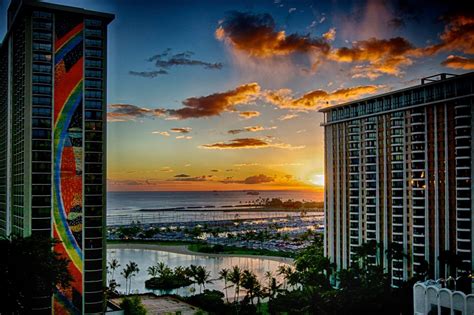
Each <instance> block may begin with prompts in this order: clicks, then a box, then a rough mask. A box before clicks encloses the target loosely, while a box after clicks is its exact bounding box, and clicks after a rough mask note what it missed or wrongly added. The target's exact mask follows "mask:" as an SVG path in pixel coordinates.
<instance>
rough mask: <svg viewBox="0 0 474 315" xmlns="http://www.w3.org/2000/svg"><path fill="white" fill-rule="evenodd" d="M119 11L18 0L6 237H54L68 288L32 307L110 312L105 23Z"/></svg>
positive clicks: (6, 107)
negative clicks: (106, 296)
mask: <svg viewBox="0 0 474 315" xmlns="http://www.w3.org/2000/svg"><path fill="white" fill-rule="evenodd" d="M113 18H114V16H113V15H110V14H106V13H100V12H93V11H88V10H84V9H80V8H73V7H66V6H60V5H53V4H48V3H44V2H37V1H33V0H13V1H12V3H11V4H10V7H9V9H8V31H7V34H6V36H5V38H4V40H3V42H2V44H1V47H0V235H2V236H8V235H17V236H22V237H26V236H30V235H33V236H38V237H40V236H42V237H54V238H56V239H57V240H58V241H59V242H58V243H57V244H56V245H55V247H54V250H55V251H56V252H58V253H60V254H61V256H62V257H65V258H67V259H68V260H69V261H70V262H69V267H68V268H69V271H70V273H71V275H72V277H73V281H72V285H71V287H70V288H68V289H61V288H57V290H55V293H54V294H53V297H51V296H48V294H45V295H44V296H39V297H38V298H36V299H35V305H34V310H33V311H34V312H36V313H44V314H51V313H52V312H53V313H55V314H81V313H103V312H104V307H105V301H104V294H103V288H104V287H105V280H106V279H105V277H106V268H105V255H106V252H105V234H104V233H105V192H106V182H105V161H106V158H105V152H106V151H105V146H106V135H105V132H106V128H105V127H106V65H107V59H106V56H107V50H106V48H107V25H108V24H109V23H110V22H111V21H112V20H113Z"/></svg>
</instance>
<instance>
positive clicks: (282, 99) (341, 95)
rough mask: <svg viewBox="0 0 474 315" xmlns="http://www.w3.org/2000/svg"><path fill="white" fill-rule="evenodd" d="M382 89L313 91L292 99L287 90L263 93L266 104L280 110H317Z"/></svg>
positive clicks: (367, 86) (360, 88) (370, 86)
mask: <svg viewBox="0 0 474 315" xmlns="http://www.w3.org/2000/svg"><path fill="white" fill-rule="evenodd" d="M382 88H384V86H381V85H364V86H355V87H350V88H343V89H338V90H335V91H332V92H327V91H324V90H314V91H311V92H308V93H306V94H304V95H303V96H301V97H299V98H294V97H292V96H291V93H292V91H291V90H289V89H280V90H274V91H271V90H269V91H265V93H264V96H265V99H266V100H267V102H269V103H271V104H274V105H276V106H278V107H280V108H299V109H319V108H322V107H325V106H329V105H332V104H335V103H344V102H347V101H349V100H352V99H356V98H359V97H361V96H362V95H366V94H373V93H375V92H377V91H379V90H380V89H382ZM287 117H289V116H287ZM280 118H281V117H280ZM283 118H284V116H283ZM291 118H293V117H291ZM291 118H286V119H291ZM281 120H284V119H281Z"/></svg>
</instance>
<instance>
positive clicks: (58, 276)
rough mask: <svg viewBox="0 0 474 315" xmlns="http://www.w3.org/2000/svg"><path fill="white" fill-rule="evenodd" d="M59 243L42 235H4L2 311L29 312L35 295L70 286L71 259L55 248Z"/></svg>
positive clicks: (0, 270)
mask: <svg viewBox="0 0 474 315" xmlns="http://www.w3.org/2000/svg"><path fill="white" fill-rule="evenodd" d="M58 243H59V241H57V240H52V239H50V238H46V237H38V236H35V237H26V238H21V237H16V236H12V237H10V238H3V239H0V250H1V253H2V255H4V258H3V259H0V279H1V281H0V296H2V301H3V302H2V303H0V314H29V313H31V307H32V300H33V297H35V296H45V295H51V294H52V293H53V290H54V289H55V288H56V287H60V288H68V287H69V286H70V282H71V280H72V277H71V275H70V274H69V271H68V264H69V260H67V259H65V258H62V257H61V256H60V255H59V254H58V253H56V252H54V251H52V250H51V248H52V247H53V246H54V245H56V244H58Z"/></svg>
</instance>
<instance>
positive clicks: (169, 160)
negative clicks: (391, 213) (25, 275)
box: [0, 0, 474, 190]
mask: <svg viewBox="0 0 474 315" xmlns="http://www.w3.org/2000/svg"><path fill="white" fill-rule="evenodd" d="M49 2H53V3H60V4H65V5H72V6H81V7H84V8H87V9H91V10H99V11H105V12H110V13H114V14H115V15H116V19H115V20H114V21H113V22H112V24H111V25H110V27H109V51H108V54H109V64H108V112H109V114H108V121H109V124H108V161H107V163H108V165H107V168H108V171H107V173H108V183H109V190H240V189H248V190H250V189H251V190H257V189H321V187H322V184H323V178H324V175H323V173H324V167H323V165H324V164H323V150H324V147H323V128H322V127H320V123H321V120H322V114H320V113H318V112H317V110H318V109H319V108H321V107H322V106H328V105H331V104H336V103H341V102H345V101H348V100H351V99H354V98H359V97H365V96H369V95H373V94H376V93H382V92H387V91H389V90H392V89H398V88H401V87H405V86H410V85H415V84H419V79H420V78H421V77H425V76H429V75H433V74H436V73H440V72H448V73H465V72H468V71H472V70H473V69H474V59H473V55H474V18H473V15H472V12H473V10H472V8H467V7H464V8H463V7H459V3H457V4H456V10H453V9H452V8H451V9H450V8H448V7H443V6H442V5H441V4H439V3H438V1H429V2H428V1H426V2H425V4H423V2H420V3H418V4H415V3H414V2H413V1H392V2H388V1H387V2H382V1H368V2H365V3H364V2H361V1H354V2H351V1H320V2H319V1H286V0H268V1H151V0H134V1H129V0H117V1H115V0H114V1H113V0H100V1H98V0H61V1H60V0H51V1H49ZM428 4H429V5H428ZM6 7H7V1H6V0H0V10H1V12H0V13H1V15H2V17H5V14H6V13H5V11H6ZM0 23H1V24H0V33H2V34H4V33H5V27H6V26H5V24H6V21H5V20H4V18H2V19H1V21H0Z"/></svg>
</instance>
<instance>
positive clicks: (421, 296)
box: [413, 281, 474, 315]
mask: <svg viewBox="0 0 474 315" xmlns="http://www.w3.org/2000/svg"><path fill="white" fill-rule="evenodd" d="M430 282H431V283H430ZM433 282H434V281H428V283H422V282H419V283H416V284H415V285H414V287H413V308H414V309H413V313H414V314H415V315H444V314H446V315H470V314H474V294H466V293H464V292H461V291H459V290H458V291H453V290H450V289H447V288H443V287H441V286H440V285H439V284H437V283H433Z"/></svg>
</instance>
